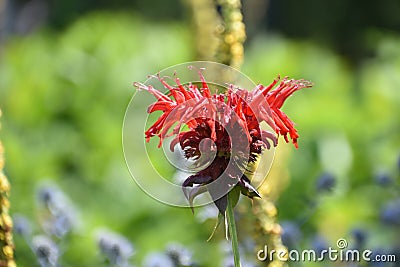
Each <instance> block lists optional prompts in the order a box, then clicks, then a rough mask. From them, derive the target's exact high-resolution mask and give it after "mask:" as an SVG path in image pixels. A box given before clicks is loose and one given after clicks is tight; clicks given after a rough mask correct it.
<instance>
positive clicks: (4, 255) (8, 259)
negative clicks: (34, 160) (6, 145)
mask: <svg viewBox="0 0 400 267" xmlns="http://www.w3.org/2000/svg"><path fill="white" fill-rule="evenodd" d="M0 117H1V110H0ZM3 168H4V149H3V145H2V143H1V142H0V213H1V214H0V244H1V245H0V246H1V250H0V266H7V267H14V266H16V264H15V261H14V242H13V236H12V228H13V224H12V220H11V217H10V215H9V214H8V209H9V207H10V202H9V200H8V194H9V193H10V183H9V182H8V180H7V177H6V176H5V174H4V172H3Z"/></svg>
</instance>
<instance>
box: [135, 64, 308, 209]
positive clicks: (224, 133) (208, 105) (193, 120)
mask: <svg viewBox="0 0 400 267" xmlns="http://www.w3.org/2000/svg"><path fill="white" fill-rule="evenodd" d="M198 74H199V78H200V82H199V83H197V84H196V83H189V84H185V85H183V84H182V83H181V82H180V80H179V78H178V77H175V85H171V84H169V83H168V82H167V81H166V78H165V77H161V76H160V75H157V76H154V78H157V79H158V80H159V81H160V82H161V84H162V85H163V86H164V88H165V89H166V90H167V93H166V94H164V93H162V92H160V91H158V90H156V89H155V88H154V87H152V86H151V85H144V84H141V83H135V84H134V85H135V86H136V87H137V88H138V89H139V90H146V91H148V92H149V93H151V94H152V95H153V96H154V97H155V98H156V99H157V101H156V102H155V103H153V104H151V105H150V106H149V107H148V110H147V112H148V113H153V112H155V111H162V114H161V116H160V117H159V118H158V120H157V121H156V122H155V123H154V124H153V125H152V126H150V127H149V129H148V130H147V131H145V137H146V140H147V141H149V140H150V138H152V137H154V136H158V137H159V139H160V142H159V147H161V145H162V143H163V141H164V140H165V138H167V137H174V138H173V139H172V141H171V143H170V149H171V151H174V149H175V147H176V146H177V145H179V147H180V148H181V149H182V151H183V153H184V156H185V158H187V159H193V160H197V159H199V158H200V157H202V156H203V155H213V156H214V157H213V158H212V160H211V161H210V163H209V165H207V166H206V167H205V168H204V169H202V170H201V171H199V172H197V173H196V174H194V175H191V176H189V177H188V178H187V179H186V180H185V181H184V182H183V184H182V186H183V188H184V192H185V194H186V197H187V198H188V199H189V201H190V204H191V205H192V201H193V198H194V197H195V196H197V195H198V194H200V193H203V192H204V191H205V190H208V191H209V193H210V194H211V196H212V197H213V199H214V202H215V204H216V205H217V207H218V209H219V211H220V212H221V213H224V211H225V209H226V204H227V198H226V194H223V195H222V196H221V195H219V193H220V192H221V190H222V191H223V190H226V189H227V188H228V189H227V190H226V193H227V192H228V191H229V189H231V188H232V187H235V186H239V188H240V190H241V192H242V193H243V194H244V195H246V196H248V197H250V198H253V197H255V196H259V194H258V192H257V190H256V189H255V188H254V187H253V186H252V185H251V184H250V179H249V178H248V177H247V176H246V174H245V172H246V171H247V170H248V166H249V164H252V163H254V162H255V161H256V160H257V158H258V156H259V155H261V153H262V152H263V150H264V149H269V148H271V145H273V146H276V145H277V142H278V136H279V135H282V136H284V138H285V140H286V142H289V138H290V139H292V142H293V144H294V145H295V146H296V147H297V139H298V137H299V135H298V133H297V131H296V129H295V128H294V123H293V122H292V121H291V120H290V119H289V118H288V117H287V116H286V114H285V113H283V112H282V111H281V110H280V108H281V107H282V105H283V103H284V101H285V100H286V99H287V98H288V97H289V96H290V95H291V94H293V93H294V92H295V91H297V90H299V89H302V88H305V87H311V83H310V82H308V81H305V80H291V79H288V78H284V79H280V77H278V78H277V79H275V80H274V81H273V82H272V83H271V84H270V85H268V86H263V85H258V86H257V87H256V88H254V90H253V91H248V90H246V89H242V88H239V87H236V86H235V85H229V86H228V88H227V90H226V92H224V93H219V92H218V91H217V90H214V91H216V92H215V93H212V91H213V90H212V89H211V88H210V87H209V85H208V83H207V82H206V81H205V79H204V77H203V75H202V72H201V71H199V72H198ZM262 122H265V123H266V124H268V125H269V126H270V128H271V129H272V130H271V131H267V130H264V129H263V128H262V127H261V123H262ZM183 126H185V127H186V128H184V129H185V130H184V131H181V130H182V127H183ZM274 132H275V133H274ZM214 181H219V185H220V187H221V190H219V189H218V190H212V189H211V188H207V189H205V188H204V187H198V186H199V185H208V184H210V183H212V182H214ZM189 188H191V190H188V189H189Z"/></svg>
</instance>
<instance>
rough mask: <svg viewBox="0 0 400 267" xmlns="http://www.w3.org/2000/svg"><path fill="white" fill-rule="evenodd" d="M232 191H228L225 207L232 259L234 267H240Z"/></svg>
mask: <svg viewBox="0 0 400 267" xmlns="http://www.w3.org/2000/svg"><path fill="white" fill-rule="evenodd" d="M233 191H234V190H232V191H231V192H229V193H228V207H227V208H226V216H227V220H228V229H229V235H230V237H231V242H232V251H233V260H234V262H235V267H241V265H240V255H239V242H238V237H237V232H236V224H235V216H234V214H233V203H232V202H233V200H232V198H233V197H234V196H233V195H232V194H233Z"/></svg>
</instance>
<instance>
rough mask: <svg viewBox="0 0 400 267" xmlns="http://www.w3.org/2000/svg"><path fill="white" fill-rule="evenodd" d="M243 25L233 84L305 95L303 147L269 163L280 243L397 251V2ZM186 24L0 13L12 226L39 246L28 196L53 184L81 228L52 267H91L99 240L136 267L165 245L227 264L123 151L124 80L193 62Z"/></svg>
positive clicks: (18, 5)
mask: <svg viewBox="0 0 400 267" xmlns="http://www.w3.org/2000/svg"><path fill="white" fill-rule="evenodd" d="M243 12H244V16H245V17H244V19H245V22H246V26H247V29H248V41H247V42H246V43H245V60H244V65H243V68H242V71H243V72H244V73H245V74H247V75H248V76H249V77H250V78H251V79H253V80H254V81H255V82H256V83H263V84H269V83H270V82H271V81H272V80H273V79H274V78H275V77H276V76H277V74H281V75H283V76H286V75H287V76H290V77H293V78H304V79H307V80H311V81H312V82H314V84H315V86H314V88H313V89H309V90H304V91H302V92H298V93H296V95H295V96H294V97H293V98H290V99H289V100H288V101H287V104H285V106H284V108H283V109H284V111H285V112H286V113H287V114H288V115H289V117H290V118H292V119H293V120H294V121H295V122H296V124H297V125H298V126H297V128H298V131H299V133H300V136H301V137H300V139H299V146H300V147H299V149H298V150H295V149H294V148H292V147H291V146H290V145H287V146H286V147H285V148H284V149H285V151H286V152H285V158H284V159H281V158H280V160H281V162H279V163H276V164H278V165H279V166H280V168H282V169H283V170H284V173H285V174H286V175H285V177H282V178H279V177H278V178H275V179H278V180H280V182H279V183H278V184H279V188H277V189H276V190H277V192H279V194H280V195H279V198H278V197H277V196H275V201H276V205H277V207H278V210H279V215H278V218H279V221H280V222H282V223H283V226H284V228H285V225H294V226H295V227H294V228H296V229H294V233H292V234H293V235H292V236H290V235H289V236H288V237H287V236H286V237H285V238H289V239H290V238H293V237H294V238H295V239H296V244H294V246H295V247H297V248H299V247H300V248H311V247H312V246H314V245H315V242H316V240H323V241H325V242H326V243H327V244H328V245H331V246H334V245H335V242H336V240H337V239H338V238H347V239H348V240H349V243H350V244H356V242H357V237H359V236H357V234H355V233H357V231H358V232H360V233H362V234H363V236H362V237H365V238H364V239H365V242H364V243H363V245H364V246H365V247H366V248H369V249H375V250H380V251H388V252H391V253H399V250H400V249H399V248H400V241H399V240H400V205H398V204H399V198H400V185H399V177H400V175H399V173H400V158H399V156H400V134H399V133H400V16H399V14H400V2H399V1H396V0H385V1H380V2H377V1H374V2H373V1H345V0H340V1H334V2H323V1H318V0H307V1H293V0H284V1H278V0H270V1H256V0H249V1H244V3H243ZM190 21H191V18H190V12H188V11H187V8H186V6H185V4H184V3H183V2H182V1H178V0H174V1H162V0H154V1H124V0H119V1H113V2H110V1H78V0H73V1H44V0H31V1H22V0H19V1H16V0H14V1H11V0H0V38H1V39H0V41H1V44H0V108H1V110H2V113H3V115H2V117H1V126H2V128H1V132H0V138H1V140H2V142H3V143H4V146H5V149H6V169H5V171H6V174H7V176H8V177H9V179H10V182H11V185H12V194H11V205H12V208H11V213H12V214H23V215H24V216H26V217H27V218H29V220H30V221H31V225H32V232H33V235H35V234H38V233H42V232H43V229H42V227H41V225H42V221H43V216H42V215H41V213H42V212H43V211H42V208H41V207H40V204H38V203H39V202H40V196H39V197H38V190H39V189H38V188H41V185H43V183H50V184H56V185H58V187H59V188H60V190H62V191H63V192H64V193H65V195H67V196H68V197H69V199H70V200H71V202H72V203H73V205H74V206H75V209H76V210H77V214H78V215H77V217H76V220H78V221H79V223H77V226H76V227H74V230H73V231H72V233H70V234H68V237H67V238H66V240H63V243H62V244H61V245H60V247H61V248H60V250H61V257H60V258H61V260H60V264H61V265H62V266H102V265H101V263H102V261H103V260H102V255H100V254H101V253H100V252H99V249H98V248H97V246H96V234H95V232H96V229H97V228H101V227H106V228H108V229H111V230H112V231H115V232H118V233H120V234H122V235H124V236H125V237H126V238H127V239H129V240H130V241H131V242H132V243H133V245H134V247H135V250H136V254H135V255H134V256H133V257H132V259H131V260H130V262H131V263H132V264H133V265H135V266H143V261H144V260H145V258H146V256H147V255H148V254H149V253H151V252H154V251H163V250H164V248H165V247H166V246H167V244H168V243H170V242H178V243H180V244H182V245H183V246H184V247H186V248H188V249H190V250H191V251H193V259H194V260H195V261H197V262H198V263H199V264H200V266H228V265H223V262H224V251H223V250H224V249H223V248H221V245H220V240H222V239H223V230H222V229H220V231H219V233H218V235H217V236H216V237H215V239H213V240H212V241H210V242H206V240H207V238H208V236H209V234H210V233H211V231H212V227H213V224H214V221H213V220H207V221H206V222H202V221H201V220H198V219H196V218H197V217H196V216H193V215H192V213H191V212H190V210H188V209H182V208H174V207H170V206H166V205H163V204H162V203H159V202H157V201H155V200H153V199H152V198H150V197H148V196H147V195H146V194H145V193H144V192H142V191H141V190H140V189H139V188H138V186H137V185H136V184H135V183H134V182H133V180H132V178H131V177H130V175H129V172H128V170H127V167H126V165H125V162H124V158H123V153H122V144H121V143H122V142H121V134H122V122H123V118H124V112H125V109H126V107H127V105H128V103H129V101H130V98H131V97H132V95H133V92H134V89H133V87H132V85H131V84H132V82H133V81H144V80H145V79H146V76H147V75H148V74H152V73H155V72H157V71H159V70H161V69H163V68H165V67H168V66H170V65H174V64H178V63H182V62H185V61H192V60H196V58H195V54H196V53H195V44H196V34H195V33H194V32H193V28H192V27H191V24H190ZM280 145H281V146H285V144H284V142H283V140H281V142H280ZM144 156H145V155H144ZM145 171H146V170H144V172H145ZM327 176H329V177H332V178H333V182H332V181H331V183H332V184H333V185H332V186H329V182H328V186H326V184H324V182H323V181H324V180H323V179H327V178H326V177H327ZM321 179H322V182H321ZM328 180H329V179H328ZM321 183H322V185H321ZM331 187H332V188H331ZM39 191H40V190H39ZM39 195H40V194H39ZM276 195H277V194H276ZM244 201H247V200H244ZM396 201H397V202H396ZM393 203H394V204H393ZM248 213H251V209H249V210H248ZM244 215H246V214H244ZM249 216H250V215H249ZM240 227H247V228H249V229H252V228H253V225H251V224H249V223H243V224H242V225H240ZM292 228H293V227H292ZM292 230H293V229H292ZM286 233H287V234H288V233H289V234H290V230H288V231H287V232H286ZM240 238H241V239H242V240H245V239H246V238H250V239H251V236H248V237H247V236H244V235H241V236H240ZM15 243H16V252H15V258H16V261H17V263H18V264H19V265H20V266H34V265H32V262H36V258H35V255H34V254H33V252H32V250H31V248H30V247H29V245H28V244H27V243H28V242H27V241H26V240H24V238H22V237H21V236H18V235H16V236H15ZM320 243H321V242H320ZM256 246H259V247H262V246H263V244H256ZM204 255H207V256H206V257H205V256H204ZM248 257H249V259H250V260H252V261H255V262H256V257H255V254H251V253H250V255H249V256H248ZM397 258H398V260H400V256H399V255H398V256H397ZM332 264H333V263H332ZM397 264H398V262H397ZM293 265H295V266H297V265H298V266H328V265H329V264H328V263H303V264H297V265H296V264H295V263H294V264H293ZM165 266H167V265H165ZM249 266H250V265H249ZM335 266H344V265H340V264H336V265H335ZM349 266H350V265H349ZM352 266H354V265H352ZM362 266H368V265H365V264H364V265H362ZM371 266H372V264H371ZM379 266H398V265H379Z"/></svg>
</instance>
